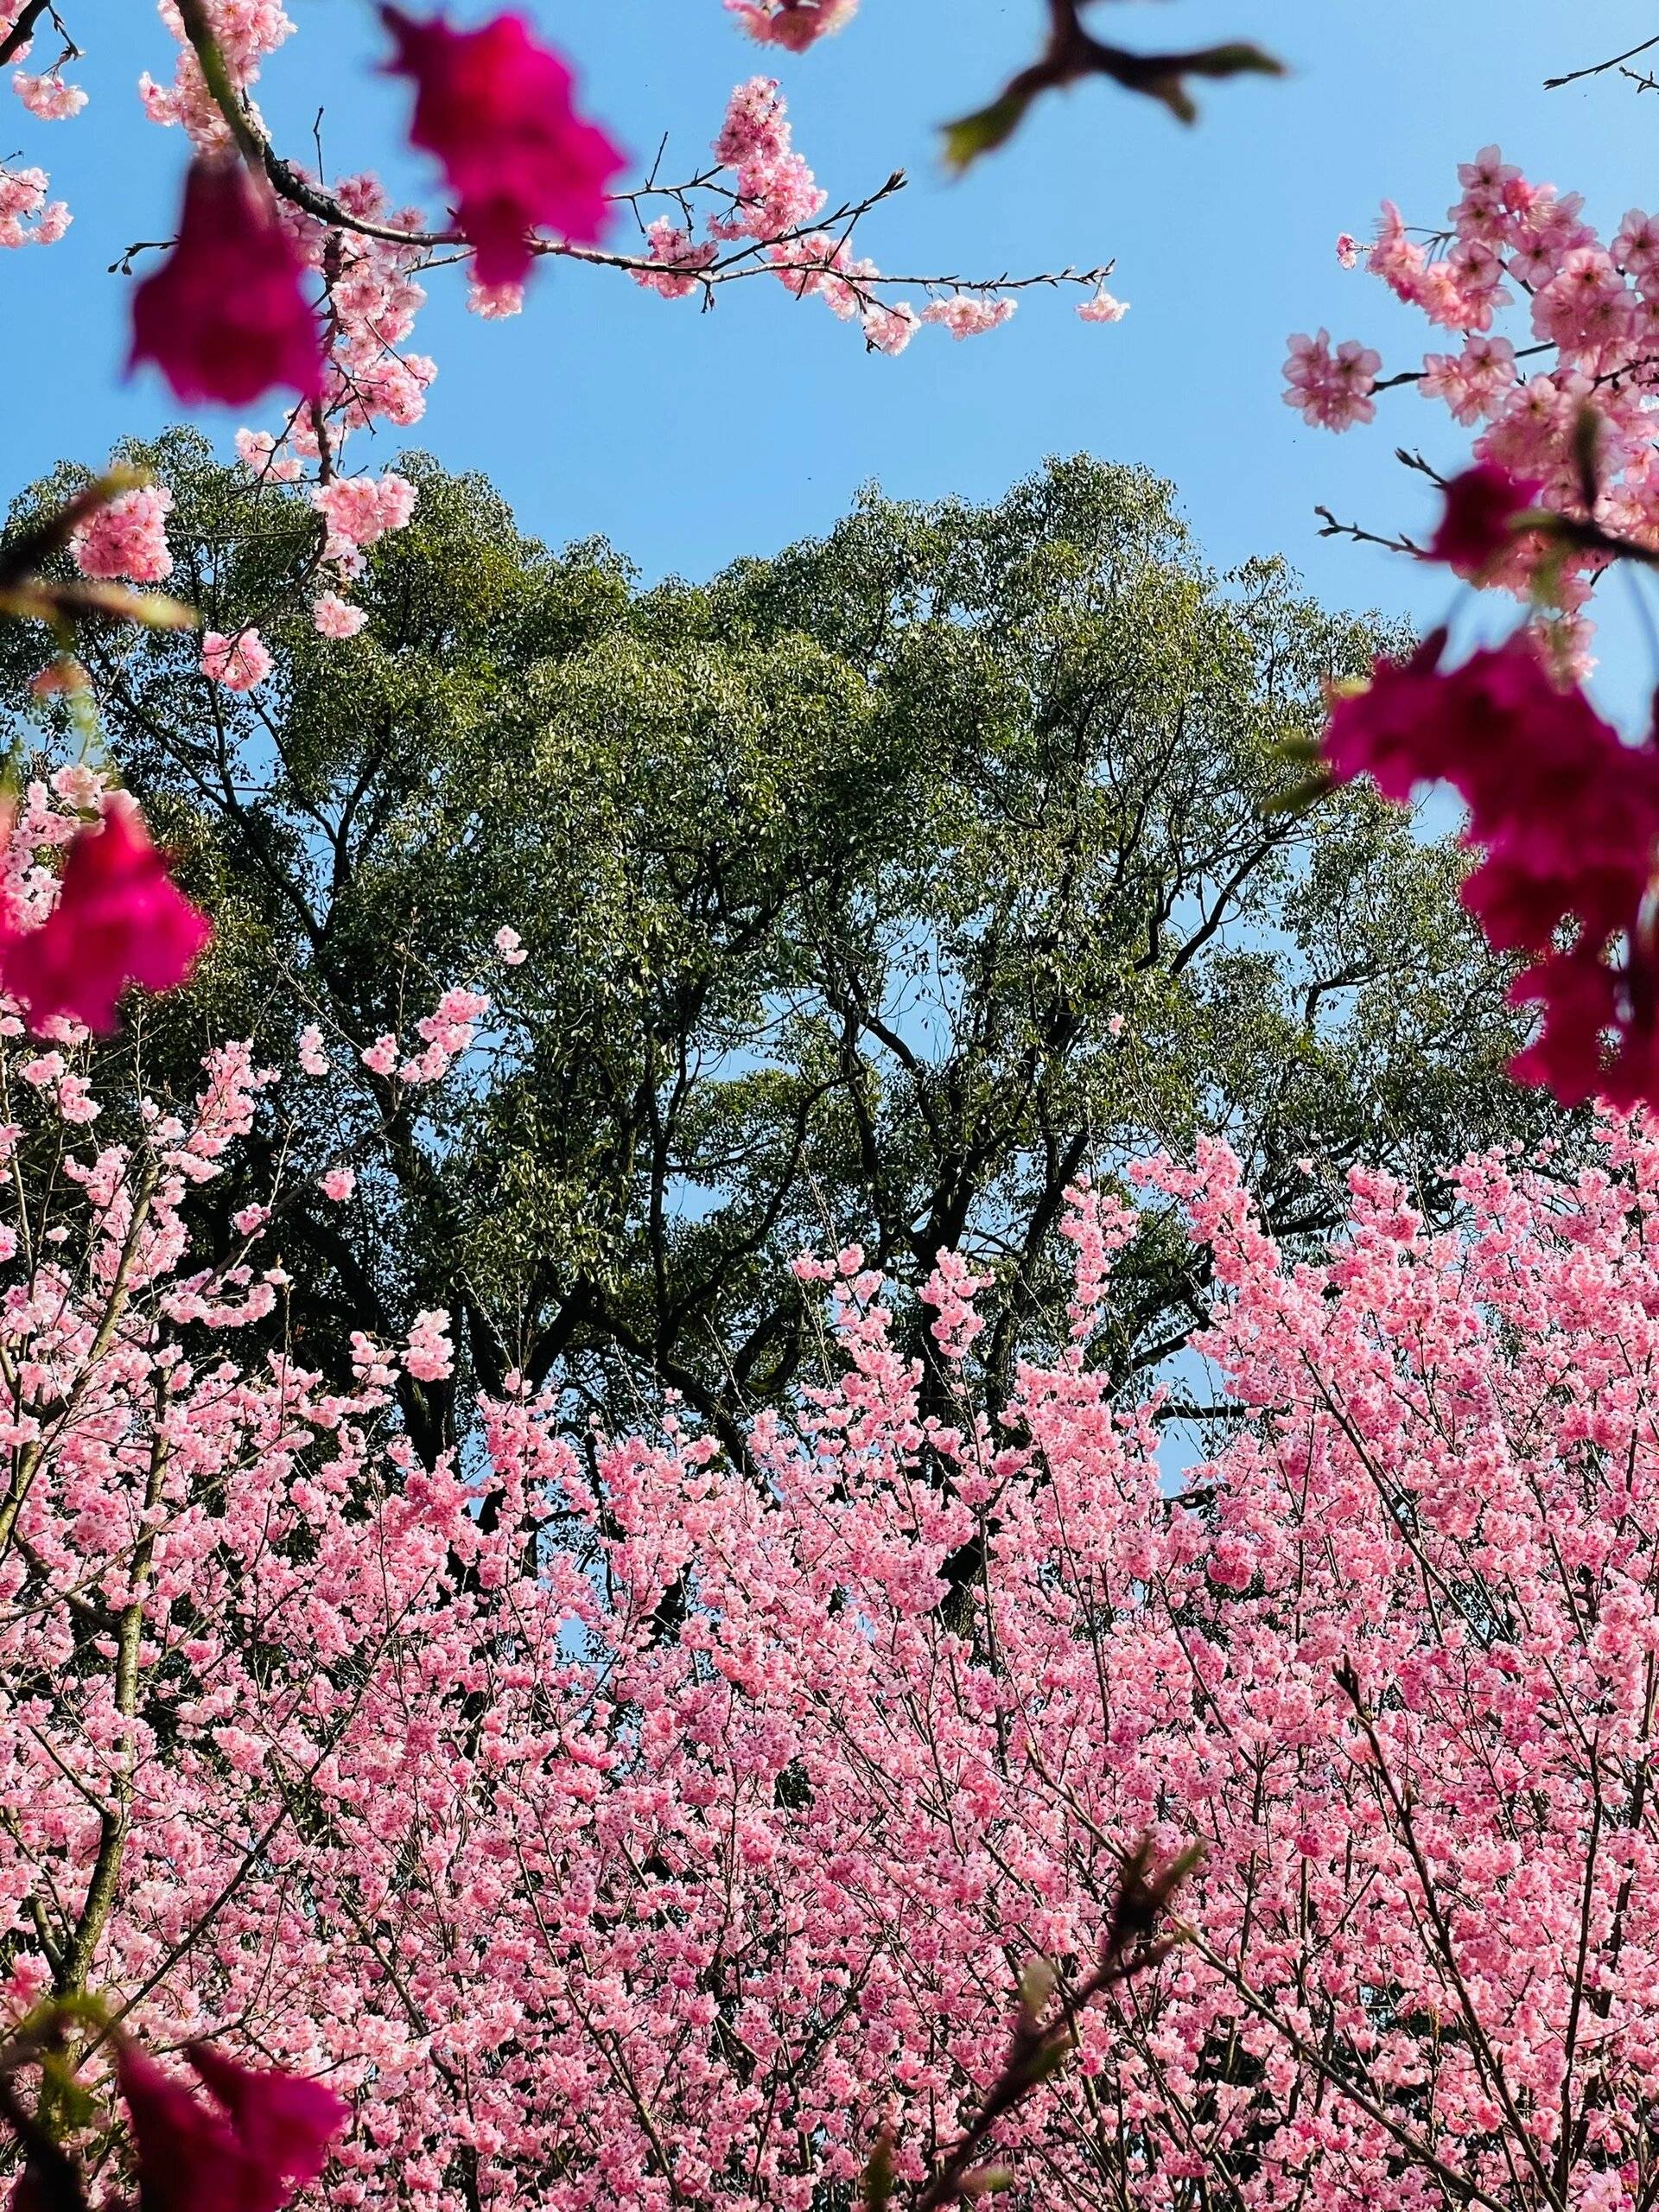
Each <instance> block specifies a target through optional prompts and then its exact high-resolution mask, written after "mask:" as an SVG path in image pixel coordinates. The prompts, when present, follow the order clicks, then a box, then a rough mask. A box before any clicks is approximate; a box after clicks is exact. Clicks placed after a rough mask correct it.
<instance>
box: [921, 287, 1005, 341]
mask: <svg viewBox="0 0 1659 2212" xmlns="http://www.w3.org/2000/svg"><path fill="white" fill-rule="evenodd" d="M1017 304H1018V303H1017V302H1015V301H1014V300H1009V299H974V298H972V297H970V296H969V295H968V294H966V293H963V292H957V293H954V294H953V295H952V296H951V297H950V299H948V300H931V301H930V302H928V304H927V306H926V307H925V308H923V310H922V321H924V322H937V323H942V324H943V325H944V328H945V329H947V330H948V331H949V332H950V335H951V336H952V337H953V338H956V339H963V338H977V337H979V336H980V335H981V334H982V333H983V332H985V331H988V330H997V329H1000V328H1001V326H1002V325H1003V324H1004V323H1005V322H1007V321H1009V320H1010V318H1011V317H1012V315H1013V314H1014V308H1015V307H1016V305H1017Z"/></svg>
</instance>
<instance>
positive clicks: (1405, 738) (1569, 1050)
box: [1324, 630, 1659, 1105]
mask: <svg viewBox="0 0 1659 2212" xmlns="http://www.w3.org/2000/svg"><path fill="white" fill-rule="evenodd" d="M1445 650H1446V632H1444V631H1443V630H1440V631H1436V632H1434V634H1433V636H1432V637H1430V638H1429V639H1427V641H1426V642H1425V643H1424V645H1422V646H1421V648H1420V649H1419V651H1418V652H1416V653H1415V654H1414V655H1413V657H1412V658H1411V659H1410V660H1409V661H1408V662H1406V663H1404V664H1395V663H1393V662H1389V661H1378V662H1377V664H1376V668H1375V670H1374V671H1373V675H1372V679H1371V682H1370V684H1369V685H1368V686H1366V687H1365V688H1364V689H1363V690H1359V691H1357V692H1350V693H1348V694H1347V695H1345V696H1339V697H1338V699H1337V700H1336V701H1335V702H1334V704H1333V706H1332V711H1331V719H1330V726H1329V728H1328V729H1327V730H1326V732H1325V746H1324V750H1325V763H1326V766H1328V767H1329V769H1330V771H1331V773H1332V776H1334V777H1335V779H1337V781H1338V783H1346V782H1349V781H1350V780H1351V779H1352V778H1354V777H1355V776H1358V775H1369V776H1370V778H1371V779H1372V781H1373V782H1374V783H1375V784H1376V787H1377V789H1378V790H1379V791H1381V792H1382V793H1383V796H1384V797H1385V798H1391V799H1394V800H1396V801H1398V802H1400V803H1402V804H1403V803H1404V802H1406V801H1407V800H1408V799H1409V798H1411V796H1412V794H1413V793H1414V791H1416V790H1418V789H1419V788H1421V786H1422V785H1427V784H1431V783H1447V784H1450V785H1452V787H1453V788H1454V789H1455V790H1456V791H1458V793H1459V796H1460V797H1461V798H1462V799H1463V802H1464V804H1465V806H1466V807H1467V808H1468V810H1469V818H1468V823H1467V826H1466V828H1465V831H1464V842H1465V843H1466V844H1469V845H1471V846H1477V847H1478V848H1480V849H1481V851H1482V859H1481V861H1480V864H1479V865H1478V867H1477V868H1475V869H1474V870H1473V871H1472V873H1471V874H1470V875H1469V877H1468V879H1467V880H1466V881H1465V884H1464V887H1463V903H1464V905H1465V906H1466V907H1467V908H1468V910H1469V912H1471V914H1473V915H1474V917H1475V918H1476V919H1477V920H1478V922H1479V924H1480V925H1481V928H1482V930H1483V931H1484V934H1485V936H1486V938H1487V941H1488V943H1489V944H1491V945H1492V946H1493V947H1494V948H1495V949H1496V950H1498V951H1501V952H1521V953H1524V954H1526V955H1527V956H1528V963H1529V964H1528V966H1527V969H1526V970H1525V972H1524V973H1523V974H1522V976H1520V977H1519V978H1518V979H1517V981H1516V984H1515V987H1514V989H1513V992H1512V996H1513V998H1514V1000H1515V1001H1516V1003H1517V1004H1523V1005H1524V1004H1528V1003H1531V1002H1534V1001H1536V1002H1537V1003H1538V1004H1539V1005H1540V1006H1541V1008H1542V1012H1543V1032H1542V1034H1541V1036H1540V1038H1539V1039H1538V1040H1537V1041H1536V1042H1535V1044H1534V1045H1532V1046H1529V1048H1528V1050H1527V1051H1526V1052H1523V1053H1522V1055H1521V1056H1520V1058H1518V1059H1517V1060H1516V1062H1515V1064H1514V1066H1513V1069H1512V1072H1513V1073H1514V1074H1515V1075H1516V1076H1517V1077H1519V1078H1520V1079H1521V1080H1522V1081H1524V1082H1532V1083H1544V1084H1548V1087H1549V1089H1550V1090H1552V1091H1553V1092H1554V1094H1555V1096H1556V1097H1557V1098H1558V1099H1559V1100H1560V1102H1561V1103H1562V1104H1564V1105H1576V1104H1578V1103H1580V1102H1581V1101H1582V1100H1584V1099H1586V1098H1590V1097H1593V1096H1604V1097H1607V1098H1609V1099H1611V1100H1612V1101H1613V1103H1615V1104H1621V1105H1632V1104H1635V1103H1637V1101H1639V1100H1645V1101H1647V1102H1649V1103H1659V1033H1656V1014H1659V994H1656V986H1659V966H1656V961H1655V957H1654V947H1653V945H1652V944H1651V942H1650V937H1651V932H1650V931H1649V929H1648V927H1647V925H1646V921H1645V916H1646V911H1647V901H1648V894H1649V885H1650V883H1651V881H1652V879H1653V874H1654V868H1655V861H1656V855H1659V750H1656V748H1655V747H1654V746H1653V745H1652V744H1651V743H1649V744H1647V745H1643V746H1641V747H1635V746H1629V745H1626V744H1624V742H1623V741H1622V740H1621V739H1620V737H1619V735H1618V731H1617V730H1615V729H1613V728H1611V727H1610V726H1609V725H1608V724H1607V723H1606V722H1605V721H1603V720H1602V719H1601V717H1600V716H1599V715H1598V714H1597V713H1596V712H1595V710H1594V709H1593V708H1592V706H1591V704H1590V702H1589V701H1588V700H1587V699H1586V697H1585V696H1584V694H1583V692H1582V691H1580V690H1579V689H1578V688H1577V687H1576V686H1573V688H1571V689H1569V690H1564V689H1563V688H1562V687H1561V686H1560V684H1558V683H1554V681H1553V680H1552V678H1551V677H1550V674H1549V671H1548V669H1547V668H1546V666H1545V664H1544V662H1543V660H1542V658H1541V655H1540V652H1539V651H1538V648H1537V646H1536V645H1535V642H1534V640H1533V639H1532V638H1531V636H1530V635H1529V633H1528V632H1525V631H1519V632H1516V634H1515V635H1514V636H1513V637H1511V638H1510V639H1508V640H1507V641H1506V642H1505V643H1504V644H1503V645H1499V646H1497V647H1485V648H1483V649H1482V650H1481V651H1480V652H1475V653H1472V654H1471V656H1470V657H1469V658H1468V659H1467V660H1466V661H1465V662H1463V663H1462V664H1461V665H1460V666H1459V667H1456V668H1451V669H1447V668H1446V667H1443V666H1442V664H1441V661H1442V656H1443V654H1444V652H1445ZM1564 925H1573V936H1572V938H1571V940H1570V942H1569V943H1568V944H1566V945H1565V946H1563V945H1561V944H1559V943H1558V941H1557V940H1558V932H1559V931H1561V930H1562V928H1563V926H1564Z"/></svg>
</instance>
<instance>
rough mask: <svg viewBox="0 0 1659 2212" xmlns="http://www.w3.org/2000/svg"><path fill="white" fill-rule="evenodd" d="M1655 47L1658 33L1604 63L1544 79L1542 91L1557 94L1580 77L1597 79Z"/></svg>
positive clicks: (1657, 42) (1593, 64) (1658, 36)
mask: <svg viewBox="0 0 1659 2212" xmlns="http://www.w3.org/2000/svg"><path fill="white" fill-rule="evenodd" d="M1655 46H1659V31H1656V32H1655V34H1654V35H1653V36H1652V37H1651V38H1644V39H1643V41H1642V43H1641V45H1640V46H1632V47H1628V48H1626V49H1625V51H1624V53H1623V54H1610V55H1609V56H1608V58H1607V60H1605V61H1593V62H1592V63H1591V65H1590V67H1588V68H1587V69H1569V70H1568V71H1567V74H1566V76H1564V77H1546V78H1545V79H1544V90H1545V91H1546V92H1560V88H1561V86H1563V85H1576V84H1577V83H1578V82H1579V79H1580V78H1581V77H1599V76H1600V75H1601V74H1602V73H1603V72H1604V71H1605V70H1608V69H1617V68H1618V67H1619V65H1620V64H1621V63H1622V62H1625V61H1632V60H1635V58H1636V56H1637V54H1645V53H1646V52H1647V51H1648V49H1649V47H1655Z"/></svg>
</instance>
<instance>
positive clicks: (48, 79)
mask: <svg viewBox="0 0 1659 2212" xmlns="http://www.w3.org/2000/svg"><path fill="white" fill-rule="evenodd" d="M11 88H12V90H13V92H16V95H17V97H18V99H20V100H22V104H23V105H24V106H25V107H26V108H27V109H28V110H29V113H30V114H31V115H32V116H34V117H35V119H36V120H37V121H38V122H41V123H61V122H63V121H64V120H65V119H66V118H68V117H69V116H72V115H79V113H80V111H81V110H82V108H84V107H85V106H86V92H85V91H84V90H83V89H82V87H81V86H79V85H70V84H66V83H65V82H64V80H63V79H62V78H61V77H60V76H59V74H58V73H57V71H56V70H55V69H54V70H52V71H51V72H49V73H48V74H47V75H46V76H44V77H31V76H30V75H29V73H28V72H27V71H26V70H22V69H19V70H17V71H16V72H15V73H14V74H13V76H12V79H11Z"/></svg>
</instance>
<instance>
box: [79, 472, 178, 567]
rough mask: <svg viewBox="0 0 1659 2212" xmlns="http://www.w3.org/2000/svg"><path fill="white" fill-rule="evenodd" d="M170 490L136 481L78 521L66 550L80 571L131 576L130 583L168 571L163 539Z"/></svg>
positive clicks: (170, 502)
mask: <svg viewBox="0 0 1659 2212" xmlns="http://www.w3.org/2000/svg"><path fill="white" fill-rule="evenodd" d="M172 512H173V494H172V493H170V492H169V491H168V489H167V486H165V485H164V484H141V485H138V486H135V487H134V489H133V490H131V491H130V492H122V493H118V495H117V496H116V498H114V499H111V500H109V501H108V502H107V503H106V504H105V505H103V506H101V507H99V509H98V511H97V512H96V513H94V514H92V515H91V516H89V517H88V518H87V519H86V521H85V522H84V523H82V524H81V525H80V527H79V529H78V530H77V531H76V532H75V534H74V536H73V538H72V539H71V540H70V547H69V550H70V551H71V552H72V553H73V555H74V556H75V564H76V566H77V567H78V568H79V569H80V571H81V573H82V575H88V576H130V578H131V579H132V581H133V582H135V583H141V584H158V583H161V582H164V581H165V579H166V578H167V577H168V576H170V575H172V573H173V555H172V552H171V550H170V549H169V548H168V543H167V518H168V515H170V514H171V513H172Z"/></svg>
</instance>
